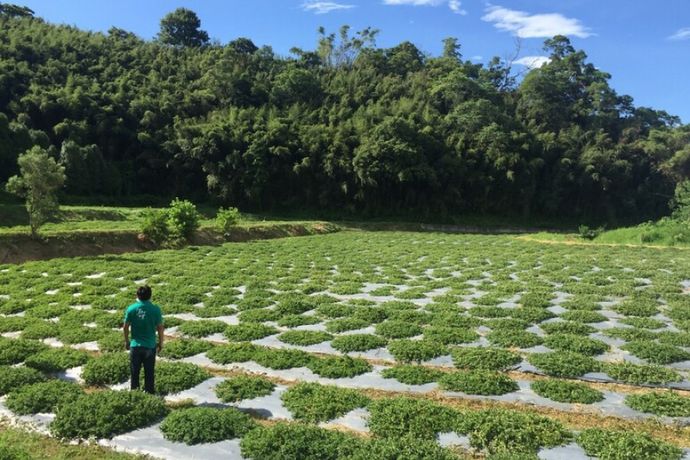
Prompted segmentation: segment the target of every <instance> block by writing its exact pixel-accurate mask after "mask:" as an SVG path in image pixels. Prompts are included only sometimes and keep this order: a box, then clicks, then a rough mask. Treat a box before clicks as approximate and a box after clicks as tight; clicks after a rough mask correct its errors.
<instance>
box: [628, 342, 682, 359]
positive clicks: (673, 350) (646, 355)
mask: <svg viewBox="0 0 690 460" xmlns="http://www.w3.org/2000/svg"><path fill="white" fill-rule="evenodd" d="M621 348H622V349H623V350H627V351H629V352H630V353H632V354H633V355H635V356H637V357H638V358H642V359H646V360H647V361H649V362H651V363H654V364H670V363H675V362H678V361H686V360H688V359H690V353H688V352H687V351H685V350H683V349H680V348H678V347H674V346H673V345H669V344H666V343H656V342H650V341H642V340H638V341H634V342H630V343H628V344H626V345H623V346H622V347H621Z"/></svg>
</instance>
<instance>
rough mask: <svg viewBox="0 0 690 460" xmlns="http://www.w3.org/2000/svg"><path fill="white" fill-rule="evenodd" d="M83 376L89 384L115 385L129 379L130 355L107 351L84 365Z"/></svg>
mask: <svg viewBox="0 0 690 460" xmlns="http://www.w3.org/2000/svg"><path fill="white" fill-rule="evenodd" d="M81 378H83V379H84V382H86V384H87V385H115V384H118V383H122V382H126V381H127V379H129V355H127V353H105V354H103V355H101V356H99V357H97V358H94V359H92V360H90V361H89V362H87V363H86V364H85V365H84V368H83V369H82V372H81Z"/></svg>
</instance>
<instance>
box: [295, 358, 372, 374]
mask: <svg viewBox="0 0 690 460" xmlns="http://www.w3.org/2000/svg"><path fill="white" fill-rule="evenodd" d="M307 367H308V368H309V369H310V370H311V371H312V372H313V373H315V374H317V375H320V376H321V377H326V378H330V379H338V378H343V377H355V376H357V375H360V374H364V373H366V372H369V371H371V369H372V368H371V364H369V363H368V362H366V361H365V360H363V359H360V358H351V357H349V356H328V357H323V358H315V359H312V360H311V361H310V362H309V364H307Z"/></svg>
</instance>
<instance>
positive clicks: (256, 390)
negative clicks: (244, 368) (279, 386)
mask: <svg viewBox="0 0 690 460" xmlns="http://www.w3.org/2000/svg"><path fill="white" fill-rule="evenodd" d="M275 387H276V386H275V384H274V383H273V382H271V381H270V380H268V379H265V378H263V377H259V376H253V375H238V376H236V377H230V378H228V379H226V380H223V381H222V382H220V383H219V384H218V385H217V386H216V389H215V391H216V395H217V396H218V398H220V400H221V401H223V402H227V403H232V402H237V401H241V400H243V399H254V398H258V397H260V396H268V395H270V394H271V393H273V390H274V389H275Z"/></svg>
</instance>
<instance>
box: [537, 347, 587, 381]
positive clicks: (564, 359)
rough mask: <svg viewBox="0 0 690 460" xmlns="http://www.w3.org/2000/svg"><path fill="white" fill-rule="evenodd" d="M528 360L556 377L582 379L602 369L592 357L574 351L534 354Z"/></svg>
mask: <svg viewBox="0 0 690 460" xmlns="http://www.w3.org/2000/svg"><path fill="white" fill-rule="evenodd" d="M527 359H528V361H529V362H530V363H531V364H533V365H534V366H537V367H538V368H539V369H541V370H542V371H544V372H546V373H547V374H548V375H553V376H555V377H580V376H581V375H584V374H587V373H588V372H594V371H597V370H599V368H600V365H599V363H598V362H597V361H595V360H594V359H592V358H591V357H589V356H585V355H581V354H579V353H575V352H572V351H556V352H551V353H534V354H532V355H530V356H529V357H528V358H527Z"/></svg>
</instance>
